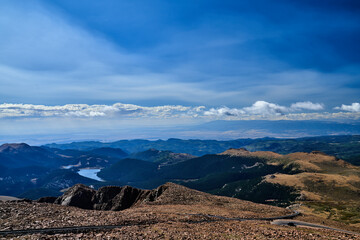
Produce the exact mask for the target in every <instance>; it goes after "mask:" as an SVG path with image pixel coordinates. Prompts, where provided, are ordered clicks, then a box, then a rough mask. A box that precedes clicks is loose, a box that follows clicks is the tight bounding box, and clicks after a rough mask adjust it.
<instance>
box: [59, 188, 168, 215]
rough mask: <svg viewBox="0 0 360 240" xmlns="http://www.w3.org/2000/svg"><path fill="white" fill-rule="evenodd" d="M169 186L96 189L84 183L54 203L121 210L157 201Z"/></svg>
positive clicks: (95, 208)
mask: <svg viewBox="0 0 360 240" xmlns="http://www.w3.org/2000/svg"><path fill="white" fill-rule="evenodd" d="M167 188H168V186H167V185H162V186H160V187H158V188H157V189H154V190H142V189H138V188H134V187H130V186H124V187H117V186H106V187H101V188H99V190H97V191H96V190H94V189H92V188H90V187H88V186H85V185H83V184H76V185H74V186H73V187H71V188H70V189H69V190H68V191H66V192H65V193H64V194H63V195H62V196H60V197H58V198H57V199H56V200H55V201H54V203H55V204H61V205H65V206H74V207H79V208H83V209H93V210H112V211H120V210H124V209H127V208H130V207H132V206H134V205H135V204H138V203H141V202H153V201H156V200H157V199H158V198H159V197H160V195H161V194H162V193H163V192H164V191H165V190H166V189H167Z"/></svg>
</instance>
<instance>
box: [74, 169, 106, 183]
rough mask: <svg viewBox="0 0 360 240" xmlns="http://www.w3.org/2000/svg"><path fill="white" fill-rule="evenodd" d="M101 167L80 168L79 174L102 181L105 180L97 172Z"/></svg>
mask: <svg viewBox="0 0 360 240" xmlns="http://www.w3.org/2000/svg"><path fill="white" fill-rule="evenodd" d="M100 170H101V169H100V168H82V169H79V171H78V174H79V175H80V176H83V177H87V178H91V179H94V180H97V181H100V182H104V180H103V179H101V178H99V177H98V176H97V175H96V174H97V173H98V172H100Z"/></svg>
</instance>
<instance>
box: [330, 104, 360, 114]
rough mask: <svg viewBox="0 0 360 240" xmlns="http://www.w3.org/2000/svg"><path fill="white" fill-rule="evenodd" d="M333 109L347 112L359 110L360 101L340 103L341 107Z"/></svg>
mask: <svg viewBox="0 0 360 240" xmlns="http://www.w3.org/2000/svg"><path fill="white" fill-rule="evenodd" d="M334 109H337V110H343V111H349V112H360V103H352V104H351V105H345V104H342V105H341V107H335V108H334Z"/></svg>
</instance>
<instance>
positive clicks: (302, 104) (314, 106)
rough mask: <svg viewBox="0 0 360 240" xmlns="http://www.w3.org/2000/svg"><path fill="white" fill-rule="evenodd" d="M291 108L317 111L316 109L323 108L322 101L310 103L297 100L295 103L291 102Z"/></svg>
mask: <svg viewBox="0 0 360 240" xmlns="http://www.w3.org/2000/svg"><path fill="white" fill-rule="evenodd" d="M290 108H291V109H293V110H301V109H304V110H314V111H318V110H323V109H324V104H322V103H312V102H309V101H307V102H297V103H293V104H291V106H290Z"/></svg>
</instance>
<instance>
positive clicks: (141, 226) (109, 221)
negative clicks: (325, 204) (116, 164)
mask: <svg viewBox="0 0 360 240" xmlns="http://www.w3.org/2000/svg"><path fill="white" fill-rule="evenodd" d="M79 189H83V191H84V192H85V190H86V191H87V193H86V194H89V193H90V194H94V195H92V196H102V197H103V198H106V196H110V198H111V196H113V194H110V192H112V191H110V192H108V191H104V192H102V193H103V194H100V193H99V190H98V191H97V192H96V191H91V190H90V189H84V188H83V186H80V185H78V186H76V187H74V188H72V189H70V190H69V191H68V192H67V193H66V194H64V196H63V197H64V198H61V200H62V201H67V200H66V198H68V197H69V196H71V198H72V197H74V196H76V192H79ZM123 189H126V188H123ZM159 189H163V192H162V193H161V194H159V195H158V196H155V197H154V198H153V201H147V200H145V199H147V197H145V198H141V199H142V200H139V201H136V203H137V204H135V205H133V206H132V207H130V208H127V209H125V210H123V211H103V210H86V209H80V208H77V207H73V206H63V205H58V204H48V203H36V202H0V231H5V230H16V229H35V228H49V227H60V228H61V227H68V226H89V225H96V226H100V225H120V226H119V227H118V228H116V229H110V230H106V229H105V228H104V229H99V230H96V231H92V230H90V231H80V230H79V231H78V232H77V233H74V232H71V233H57V234H55V235H44V234H27V235H26V234H25V235H23V236H16V235H15V236H14V235H8V236H7V237H8V238H14V239H17V238H21V239H292V238H293V239H360V236H358V235H354V234H348V233H343V232H337V231H333V230H326V229H308V228H297V227H291V226H276V225H272V224H271V222H270V221H235V220H232V221H229V220H226V219H223V218H215V217H212V215H217V216H223V217H233V218H234V217H239V218H256V217H274V216H280V215H286V214H288V213H290V212H291V211H289V210H287V209H283V208H279V207H273V206H268V205H263V204H255V203H251V202H248V201H243V200H239V199H234V198H228V197H220V196H214V195H210V194H207V193H202V192H199V191H196V190H192V189H188V188H185V187H183V186H179V185H176V184H172V183H167V184H165V185H163V186H161V187H159V188H158V189H156V190H147V191H143V193H142V194H145V195H147V194H148V195H147V196H150V195H151V193H155V192H158V193H159ZM108 190H109V189H108ZM100 192H101V191H100ZM105 192H106V194H105V195H104V193H105ZM130 195H131V194H130ZM140 195H141V194H140ZM142 196H144V195H142ZM112 199H114V198H112ZM139 199H140V198H139ZM71 201H72V199H70V202H71ZM102 202H107V200H105V199H104V200H103V201H102ZM198 214H200V215H198ZM296 218H297V219H299V220H302V221H308V222H314V223H319V222H320V221H322V220H321V219H318V218H314V217H309V216H300V217H296ZM320 223H321V222H320ZM322 224H325V225H329V226H333V227H336V228H344V229H349V230H352V231H358V229H355V228H349V227H347V226H345V225H342V224H339V223H336V222H333V221H330V220H325V221H324V222H322Z"/></svg>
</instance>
